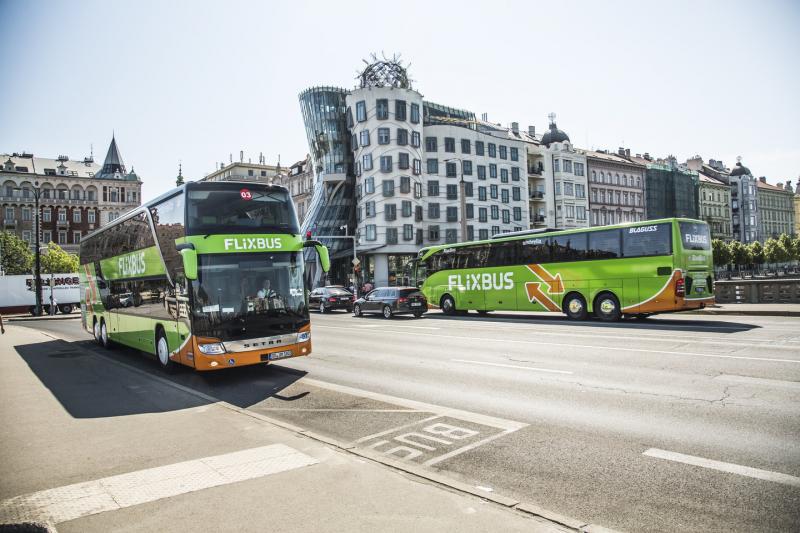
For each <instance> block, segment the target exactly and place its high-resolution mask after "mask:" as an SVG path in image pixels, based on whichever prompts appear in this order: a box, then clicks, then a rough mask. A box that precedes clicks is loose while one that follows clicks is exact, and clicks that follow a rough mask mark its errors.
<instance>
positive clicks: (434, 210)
mask: <svg viewBox="0 0 800 533" xmlns="http://www.w3.org/2000/svg"><path fill="white" fill-rule="evenodd" d="M428 218H429V219H430V220H438V219H439V204H438V203H436V202H434V203H430V204H428Z"/></svg>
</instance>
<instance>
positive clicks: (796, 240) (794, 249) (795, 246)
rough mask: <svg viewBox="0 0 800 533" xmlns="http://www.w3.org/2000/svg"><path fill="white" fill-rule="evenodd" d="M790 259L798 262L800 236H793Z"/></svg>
mask: <svg viewBox="0 0 800 533" xmlns="http://www.w3.org/2000/svg"><path fill="white" fill-rule="evenodd" d="M792 258H793V259H794V260H795V261H800V235H795V236H794V240H793V241H792Z"/></svg>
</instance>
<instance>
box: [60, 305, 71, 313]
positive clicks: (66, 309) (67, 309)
mask: <svg viewBox="0 0 800 533" xmlns="http://www.w3.org/2000/svg"><path fill="white" fill-rule="evenodd" d="M58 310H59V311H61V312H62V313H63V314H65V315H68V314H70V313H71V312H72V304H64V305H59V306H58Z"/></svg>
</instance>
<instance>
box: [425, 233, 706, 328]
mask: <svg viewBox="0 0 800 533" xmlns="http://www.w3.org/2000/svg"><path fill="white" fill-rule="evenodd" d="M713 272H714V271H713V264H712V257H711V238H710V235H709V230H708V225H707V224H706V223H705V222H702V221H699V220H692V219H661V220H648V221H645V222H637V223H630V224H619V225H614V226H603V227H596V228H585V229H574V230H564V231H549V230H548V231H544V232H535V231H532V232H524V233H523V234H517V235H509V236H506V235H497V236H495V237H494V238H492V239H490V240H488V241H478V242H468V243H462V244H447V245H443V246H433V247H428V248H424V249H422V250H420V252H419V255H418V260H417V264H416V274H417V283H418V285H419V283H420V282H422V283H421V288H422V292H423V293H424V294H425V296H426V297H427V298H428V301H429V302H431V303H432V304H438V306H439V307H441V309H442V310H443V311H444V312H445V313H448V314H454V313H457V312H459V311H468V310H477V311H478V312H488V311H546V312H553V313H564V314H566V315H567V316H568V317H569V318H572V319H575V320H582V319H585V318H586V317H587V316H588V315H589V314H590V313H594V314H595V315H596V316H598V317H599V318H601V319H603V320H608V321H613V320H619V319H620V318H621V317H622V316H623V315H628V316H634V317H645V316H648V315H651V314H654V313H663V312H671V311H682V310H687V309H697V308H702V307H704V306H706V305H709V304H712V303H713V302H714V281H713V275H714V274H713ZM423 280H424V281H423Z"/></svg>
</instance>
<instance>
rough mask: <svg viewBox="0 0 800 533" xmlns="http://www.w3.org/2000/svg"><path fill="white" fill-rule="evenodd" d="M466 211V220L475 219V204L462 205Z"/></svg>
mask: <svg viewBox="0 0 800 533" xmlns="http://www.w3.org/2000/svg"><path fill="white" fill-rule="evenodd" d="M464 207H466V209H467V213H466V218H475V204H464Z"/></svg>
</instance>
